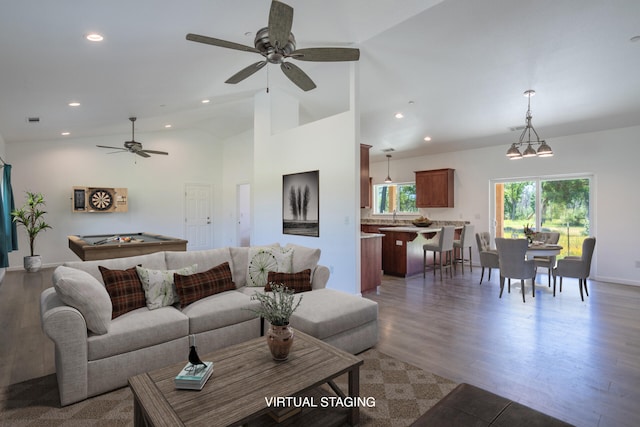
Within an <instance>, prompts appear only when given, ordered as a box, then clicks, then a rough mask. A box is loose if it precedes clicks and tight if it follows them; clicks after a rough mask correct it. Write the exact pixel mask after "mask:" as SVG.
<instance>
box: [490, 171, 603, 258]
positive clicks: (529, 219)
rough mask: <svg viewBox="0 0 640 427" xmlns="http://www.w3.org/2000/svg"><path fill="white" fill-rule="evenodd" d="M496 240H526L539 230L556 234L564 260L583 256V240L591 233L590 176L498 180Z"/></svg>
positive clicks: (495, 208) (496, 183) (496, 191)
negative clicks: (526, 231)
mask: <svg viewBox="0 0 640 427" xmlns="http://www.w3.org/2000/svg"><path fill="white" fill-rule="evenodd" d="M494 185H495V188H494V194H495V205H494V210H495V225H496V228H495V237H515V238H517V237H519V238H522V237H524V232H523V228H524V226H525V225H529V226H530V227H531V228H533V229H534V230H536V231H557V232H559V233H560V241H559V242H558V243H559V244H560V245H561V246H562V247H563V251H562V254H561V255H560V258H561V257H564V256H567V255H571V256H580V255H581V252H582V241H583V240H584V239H585V238H586V237H588V236H589V235H590V234H591V197H590V196H591V177H590V176H576V177H566V178H565V177H558V178H556V177H540V178H533V179H530V180H526V181H516V180H514V181H496V182H494Z"/></svg>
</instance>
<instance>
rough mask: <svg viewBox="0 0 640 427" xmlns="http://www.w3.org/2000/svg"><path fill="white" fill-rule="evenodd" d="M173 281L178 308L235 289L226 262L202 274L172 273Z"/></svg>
mask: <svg viewBox="0 0 640 427" xmlns="http://www.w3.org/2000/svg"><path fill="white" fill-rule="evenodd" d="M173 281H174V283H175V284H176V289H177V291H178V298H180V306H182V307H185V306H187V305H189V304H191V303H193V302H195V301H198V300H199V299H202V298H204V297H208V296H209V295H213V294H218V293H220V292H224V291H231V290H234V289H235V288H236V285H235V283H233V278H232V277H231V268H230V267H229V263H228V262H223V263H222V264H220V265H218V266H215V267H213V268H212V269H210V270H207V271H204V272H202V273H196V274H190V275H188V276H183V275H181V274H177V273H174V275H173Z"/></svg>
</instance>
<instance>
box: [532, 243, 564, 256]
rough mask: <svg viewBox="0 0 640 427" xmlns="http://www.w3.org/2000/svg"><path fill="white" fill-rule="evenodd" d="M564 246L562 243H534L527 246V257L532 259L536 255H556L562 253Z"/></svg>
mask: <svg viewBox="0 0 640 427" xmlns="http://www.w3.org/2000/svg"><path fill="white" fill-rule="evenodd" d="M562 249H563V248H562V246H560V245H552V244H546V243H535V242H534V243H532V244H530V245H529V248H527V253H526V257H527V259H531V258H533V257H534V256H556V255H560V251H562Z"/></svg>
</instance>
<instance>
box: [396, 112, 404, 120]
mask: <svg viewBox="0 0 640 427" xmlns="http://www.w3.org/2000/svg"><path fill="white" fill-rule="evenodd" d="M395 117H396V119H401V118H403V117H404V114H402V113H396V115H395Z"/></svg>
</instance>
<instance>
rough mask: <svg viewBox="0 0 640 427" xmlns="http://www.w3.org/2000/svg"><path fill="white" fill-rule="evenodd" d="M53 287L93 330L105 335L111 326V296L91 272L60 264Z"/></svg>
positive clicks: (54, 274)
mask: <svg viewBox="0 0 640 427" xmlns="http://www.w3.org/2000/svg"><path fill="white" fill-rule="evenodd" d="M53 287H54V288H55V290H56V292H57V293H58V296H59V297H60V299H61V300H62V302H64V303H65V304H67V305H69V306H71V307H73V308H75V309H77V310H78V311H79V312H80V313H81V314H82V316H84V320H85V322H86V323H87V329H89V330H90V331H91V332H93V333H95V334H98V335H103V334H106V333H107V332H109V327H110V326H111V310H112V306H111V298H110V297H109V294H108V293H107V290H106V288H105V287H104V285H103V284H102V283H100V282H99V281H98V280H97V279H96V278H95V277H93V276H92V275H90V274H89V273H87V272H85V271H82V270H78V269H75V268H71V267H65V266H59V267H57V268H56V269H55V271H54V272H53Z"/></svg>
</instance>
